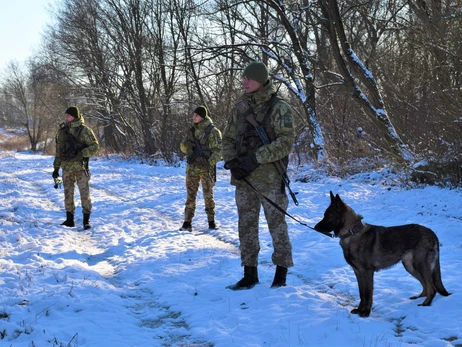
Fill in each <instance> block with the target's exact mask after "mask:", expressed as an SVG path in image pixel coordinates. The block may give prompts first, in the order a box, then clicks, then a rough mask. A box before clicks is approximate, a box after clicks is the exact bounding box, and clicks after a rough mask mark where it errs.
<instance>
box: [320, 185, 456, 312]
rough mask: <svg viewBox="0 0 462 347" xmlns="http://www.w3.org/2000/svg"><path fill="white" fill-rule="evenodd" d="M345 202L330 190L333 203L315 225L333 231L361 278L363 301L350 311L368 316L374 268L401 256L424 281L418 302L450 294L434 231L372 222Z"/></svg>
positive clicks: (426, 302) (393, 262)
mask: <svg viewBox="0 0 462 347" xmlns="http://www.w3.org/2000/svg"><path fill="white" fill-rule="evenodd" d="M362 219H363V217H362V216H361V215H359V214H357V213H356V212H355V211H353V209H352V208H351V207H350V206H348V205H347V204H345V203H344V202H343V201H342V199H340V196H339V195H338V194H337V195H336V196H335V197H334V194H332V192H330V205H329V207H328V208H327V209H326V211H325V212H324V218H323V219H322V220H321V221H320V222H319V223H317V224H316V225H315V227H314V229H315V230H317V231H319V232H322V233H330V232H332V231H333V232H334V235H335V237H338V238H340V246H341V247H342V249H343V255H344V257H345V260H346V261H347V263H348V264H349V265H350V266H351V267H352V268H353V270H354V273H355V275H356V280H357V281H358V287H359V296H360V303H359V306H358V307H357V308H354V309H353V310H352V311H351V313H352V314H358V315H359V316H360V317H368V316H369V315H370V313H371V309H372V296H373V290H374V272H377V271H379V270H382V269H386V268H389V267H391V266H393V265H395V264H397V263H398V262H399V261H400V260H401V262H402V263H403V266H404V268H405V269H406V270H407V272H409V273H410V274H411V275H412V276H414V277H415V278H417V280H418V281H419V282H420V284H421V285H422V288H423V289H422V293H420V294H419V295H416V296H413V297H411V299H417V298H420V297H426V299H425V300H424V302H423V303H421V304H419V306H430V305H431V303H432V300H433V298H434V297H435V295H436V292H438V293H440V294H441V295H444V296H448V295H451V294H450V293H448V291H447V290H446V288H445V287H444V285H443V282H442V280H441V270H440V252H439V241H438V237H437V236H436V235H435V233H434V232H433V231H432V230H430V229H428V228H426V227H424V226H422V225H418V224H407V225H400V226H393V227H384V226H377V225H370V224H367V223H363V222H362Z"/></svg>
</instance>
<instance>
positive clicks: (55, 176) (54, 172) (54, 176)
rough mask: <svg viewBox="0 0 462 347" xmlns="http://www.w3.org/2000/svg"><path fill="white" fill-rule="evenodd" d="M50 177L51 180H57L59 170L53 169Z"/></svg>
mask: <svg viewBox="0 0 462 347" xmlns="http://www.w3.org/2000/svg"><path fill="white" fill-rule="evenodd" d="M51 176H53V178H58V177H59V169H55V170H54V171H53V173H52V174H51Z"/></svg>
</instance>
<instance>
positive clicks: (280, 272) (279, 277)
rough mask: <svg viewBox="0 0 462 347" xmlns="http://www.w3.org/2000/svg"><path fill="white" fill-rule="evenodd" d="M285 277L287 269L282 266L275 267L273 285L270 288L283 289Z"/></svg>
mask: <svg viewBox="0 0 462 347" xmlns="http://www.w3.org/2000/svg"><path fill="white" fill-rule="evenodd" d="M286 277H287V268H286V267H284V266H279V265H277V266H276V274H275V275H274V280H273V284H272V285H271V288H274V287H285V286H286Z"/></svg>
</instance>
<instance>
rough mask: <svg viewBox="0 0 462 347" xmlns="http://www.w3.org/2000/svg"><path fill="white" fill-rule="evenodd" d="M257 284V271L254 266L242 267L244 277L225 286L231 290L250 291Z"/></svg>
mask: <svg viewBox="0 0 462 347" xmlns="http://www.w3.org/2000/svg"><path fill="white" fill-rule="evenodd" d="M257 283H258V271H257V267H256V266H244V277H243V278H242V279H241V280H240V281H239V282H237V283H236V284H232V285H230V286H227V287H226V288H228V289H231V290H241V289H251V288H253V287H254V286H255V285H256V284H257Z"/></svg>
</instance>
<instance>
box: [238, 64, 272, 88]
mask: <svg viewBox="0 0 462 347" xmlns="http://www.w3.org/2000/svg"><path fill="white" fill-rule="evenodd" d="M243 75H244V76H246V77H248V78H250V79H252V80H254V81H257V82H258V83H260V84H262V85H264V84H265V83H266V82H267V81H268V78H269V72H268V68H267V67H266V65H265V64H263V63H261V62H259V61H253V62H251V63H250V64H249V65H247V67H246V68H245V69H244V73H243Z"/></svg>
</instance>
